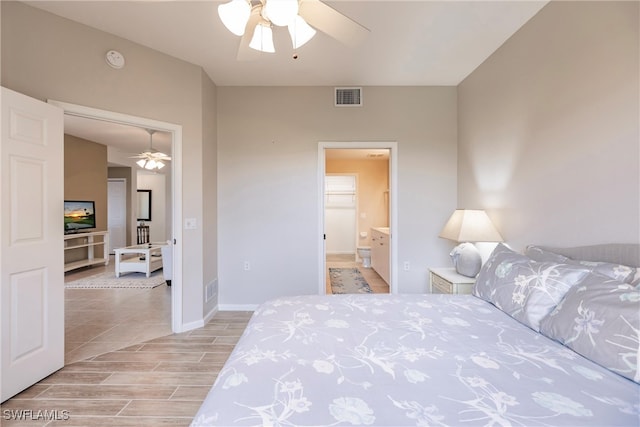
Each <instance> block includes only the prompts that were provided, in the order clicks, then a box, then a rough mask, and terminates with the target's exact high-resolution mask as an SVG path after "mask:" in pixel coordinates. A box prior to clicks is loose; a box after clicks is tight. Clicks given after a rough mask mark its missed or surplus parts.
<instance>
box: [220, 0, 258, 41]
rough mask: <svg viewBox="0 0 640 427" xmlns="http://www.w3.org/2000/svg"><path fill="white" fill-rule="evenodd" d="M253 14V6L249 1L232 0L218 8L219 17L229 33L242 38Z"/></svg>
mask: <svg viewBox="0 0 640 427" xmlns="http://www.w3.org/2000/svg"><path fill="white" fill-rule="evenodd" d="M250 14H251V5H250V4H249V2H248V1H247V0H232V1H230V2H229V3H225V4H221V5H220V6H218V16H220V20H221V21H222V23H223V24H224V26H225V27H227V29H228V30H229V31H231V32H232V33H233V34H235V35H236V36H242V35H243V34H244V29H245V27H246V25H247V21H248V20H249V15H250Z"/></svg>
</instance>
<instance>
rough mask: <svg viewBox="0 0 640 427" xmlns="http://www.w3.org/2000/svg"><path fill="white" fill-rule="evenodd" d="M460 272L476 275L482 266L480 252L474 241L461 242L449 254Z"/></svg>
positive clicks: (471, 275)
mask: <svg viewBox="0 0 640 427" xmlns="http://www.w3.org/2000/svg"><path fill="white" fill-rule="evenodd" d="M449 255H450V256H451V259H452V260H453V265H454V267H455V268H456V271H457V272H458V274H462V275H463V276H467V277H476V276H477V275H478V273H479V272H480V268H481V267H482V257H481V256H480V252H479V251H478V249H477V248H476V247H475V246H474V245H473V244H472V243H461V244H459V245H458V246H456V247H455V248H453V251H451V253H450V254H449Z"/></svg>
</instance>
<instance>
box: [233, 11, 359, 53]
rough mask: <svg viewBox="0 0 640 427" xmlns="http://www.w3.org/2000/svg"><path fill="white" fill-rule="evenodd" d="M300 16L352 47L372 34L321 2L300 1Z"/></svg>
mask: <svg viewBox="0 0 640 427" xmlns="http://www.w3.org/2000/svg"><path fill="white" fill-rule="evenodd" d="M298 14H299V15H300V16H302V18H304V20H305V21H307V23H308V24H309V25H311V26H312V27H315V28H316V29H317V30H320V31H322V32H323V33H326V34H327V35H329V36H331V37H333V38H334V39H336V40H338V41H339V42H342V43H344V44H346V45H347V46H350V47H356V46H358V45H359V44H360V43H362V42H363V41H364V40H365V38H366V37H367V36H368V35H369V32H370V31H369V29H368V28H366V27H363V26H362V25H360V24H358V23H357V22H356V21H354V20H353V19H351V18H349V17H347V16H345V15H343V14H342V13H340V12H338V11H337V10H335V9H334V8H332V7H331V6H328V5H326V4H324V3H322V2H321V1H319V0H300V10H299V12H298ZM245 34H246V33H245Z"/></svg>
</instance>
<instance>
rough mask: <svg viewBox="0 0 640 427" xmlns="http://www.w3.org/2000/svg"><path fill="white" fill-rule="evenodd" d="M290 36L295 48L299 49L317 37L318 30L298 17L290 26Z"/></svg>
mask: <svg viewBox="0 0 640 427" xmlns="http://www.w3.org/2000/svg"><path fill="white" fill-rule="evenodd" d="M289 35H290V36H291V43H292V44H293V48H294V49H297V48H299V47H300V46H302V45H303V44H305V43H306V42H308V41H309V40H311V39H312V38H313V36H315V35H316V30H314V29H313V28H312V27H311V25H309V24H307V21H305V20H304V19H303V18H302V16H300V15H297V16H296V19H295V20H294V21H293V22H292V23H291V24H289Z"/></svg>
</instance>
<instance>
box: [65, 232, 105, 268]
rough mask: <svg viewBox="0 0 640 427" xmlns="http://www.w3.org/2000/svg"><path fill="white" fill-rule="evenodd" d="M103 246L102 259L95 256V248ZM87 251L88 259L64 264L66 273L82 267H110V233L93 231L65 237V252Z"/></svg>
mask: <svg viewBox="0 0 640 427" xmlns="http://www.w3.org/2000/svg"><path fill="white" fill-rule="evenodd" d="M100 246H102V257H96V256H95V252H96V251H95V248H96V247H100ZM82 248H85V249H86V257H84V258H83V259H80V260H77V261H70V262H66V261H65V263H64V272H65V273H66V272H67V271H70V270H75V269H77V268H82V267H90V266H93V265H98V264H104V265H109V232H108V231H91V232H87V233H85V232H82V233H72V234H65V235H64V251H65V253H67V252H68V251H73V250H74V249H82Z"/></svg>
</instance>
